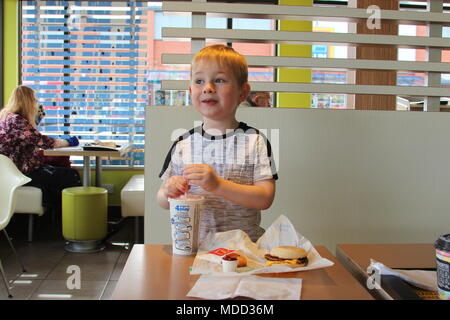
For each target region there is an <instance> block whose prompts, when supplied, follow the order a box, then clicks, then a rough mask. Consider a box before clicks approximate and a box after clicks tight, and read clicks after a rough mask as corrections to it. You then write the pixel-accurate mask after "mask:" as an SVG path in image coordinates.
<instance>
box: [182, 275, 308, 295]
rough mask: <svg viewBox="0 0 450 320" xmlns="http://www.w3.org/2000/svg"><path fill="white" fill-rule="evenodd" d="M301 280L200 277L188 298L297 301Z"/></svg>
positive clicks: (255, 277)
mask: <svg viewBox="0 0 450 320" xmlns="http://www.w3.org/2000/svg"><path fill="white" fill-rule="evenodd" d="M301 288H302V279H297V278H268V277H259V276H245V277H220V276H205V275H202V276H201V277H200V278H199V279H198V280H197V282H196V283H195V285H194V286H193V287H192V289H191V290H190V291H189V292H188V294H187V296H188V297H195V298H202V299H212V300H219V299H228V298H235V297H248V298H253V299H256V300H299V299H300V293H301Z"/></svg>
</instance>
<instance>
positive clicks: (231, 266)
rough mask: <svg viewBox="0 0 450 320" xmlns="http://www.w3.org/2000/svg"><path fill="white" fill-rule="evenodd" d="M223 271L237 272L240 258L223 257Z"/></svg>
mask: <svg viewBox="0 0 450 320" xmlns="http://www.w3.org/2000/svg"><path fill="white" fill-rule="evenodd" d="M221 261H222V271H223V272H236V269H237V265H238V260H237V259H236V260H225V259H223V258H222V260H221Z"/></svg>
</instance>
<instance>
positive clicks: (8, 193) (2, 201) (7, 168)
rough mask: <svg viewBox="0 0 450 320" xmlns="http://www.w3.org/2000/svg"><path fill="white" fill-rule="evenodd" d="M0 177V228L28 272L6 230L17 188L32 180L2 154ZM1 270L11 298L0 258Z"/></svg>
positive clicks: (14, 203) (0, 156)
mask: <svg viewBox="0 0 450 320" xmlns="http://www.w3.org/2000/svg"><path fill="white" fill-rule="evenodd" d="M0 177H2V183H1V184H0V230H3V232H4V233H5V236H6V239H7V240H8V243H9V245H10V246H11V249H12V250H13V252H14V254H15V255H16V256H17V259H18V260H19V262H20V265H21V266H22V270H23V272H26V270H25V267H24V266H23V263H22V260H21V259H20V257H19V255H18V254H17V252H16V250H15V249H14V246H13V244H12V242H11V239H10V238H9V236H8V233H7V232H6V229H5V228H6V226H7V225H8V223H9V221H10V220H11V217H12V215H13V213H14V208H15V206H16V198H17V194H16V192H15V191H16V190H17V188H18V187H19V186H22V185H24V184H26V183H28V182H30V181H31V179H30V178H28V177H27V176H25V175H23V174H22V173H21V172H20V171H19V169H17V167H16V166H15V164H14V163H13V162H12V161H11V159H9V158H8V157H6V156H4V155H1V154H0ZM0 272H1V274H2V277H3V281H4V282H5V286H6V291H7V292H8V297H9V298H11V297H12V295H11V292H10V291H9V284H8V280H6V275H5V271H4V270H3V266H2V262H1V259H0Z"/></svg>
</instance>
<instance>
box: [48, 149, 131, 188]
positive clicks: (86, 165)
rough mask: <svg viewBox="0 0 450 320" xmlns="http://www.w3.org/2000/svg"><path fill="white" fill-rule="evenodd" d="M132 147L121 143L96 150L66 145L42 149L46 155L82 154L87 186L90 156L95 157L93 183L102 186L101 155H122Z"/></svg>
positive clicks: (89, 175)
mask: <svg viewBox="0 0 450 320" xmlns="http://www.w3.org/2000/svg"><path fill="white" fill-rule="evenodd" d="M131 149H132V145H131V144H123V145H121V146H120V147H118V148H116V149H114V150H106V151H97V150H83V146H78V147H66V148H57V149H48V150H44V155H46V156H82V157H83V186H85V187H88V186H89V185H90V181H91V164H90V158H91V157H95V185H96V186H97V187H101V186H102V160H101V159H102V157H122V156H123V155H124V154H125V153H127V152H128V151H130V150H131Z"/></svg>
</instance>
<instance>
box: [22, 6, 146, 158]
mask: <svg viewBox="0 0 450 320" xmlns="http://www.w3.org/2000/svg"><path fill="white" fill-rule="evenodd" d="M21 9H22V25H21V26H22V50H21V53H22V54H21V56H22V66H21V71H22V73H21V80H22V83H23V84H24V85H28V86H30V87H32V88H33V89H35V90H36V92H37V97H38V99H39V103H40V104H42V105H43V106H44V108H45V112H46V117H45V118H44V120H43V121H42V123H41V126H40V130H41V132H43V133H44V134H47V135H49V136H52V137H55V138H56V137H62V136H64V135H75V136H77V137H79V138H81V139H82V140H83V142H92V141H94V140H97V139H98V140H102V141H106V140H107V141H114V142H115V143H116V144H119V145H120V144H122V143H125V142H130V143H133V144H134V146H135V148H136V149H135V151H134V152H133V154H131V155H130V156H131V158H130V159H131V160H108V161H109V162H108V164H109V165H137V166H139V165H143V150H144V121H145V120H144V108H145V106H146V105H147V104H148V92H147V83H146V81H145V70H146V64H147V60H146V55H147V52H146V49H145V48H146V43H147V42H146V30H147V25H146V18H147V12H148V11H147V9H148V8H147V3H145V2H136V1H22V2H21ZM74 160H75V163H77V162H79V163H81V159H76V158H75V159H74Z"/></svg>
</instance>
